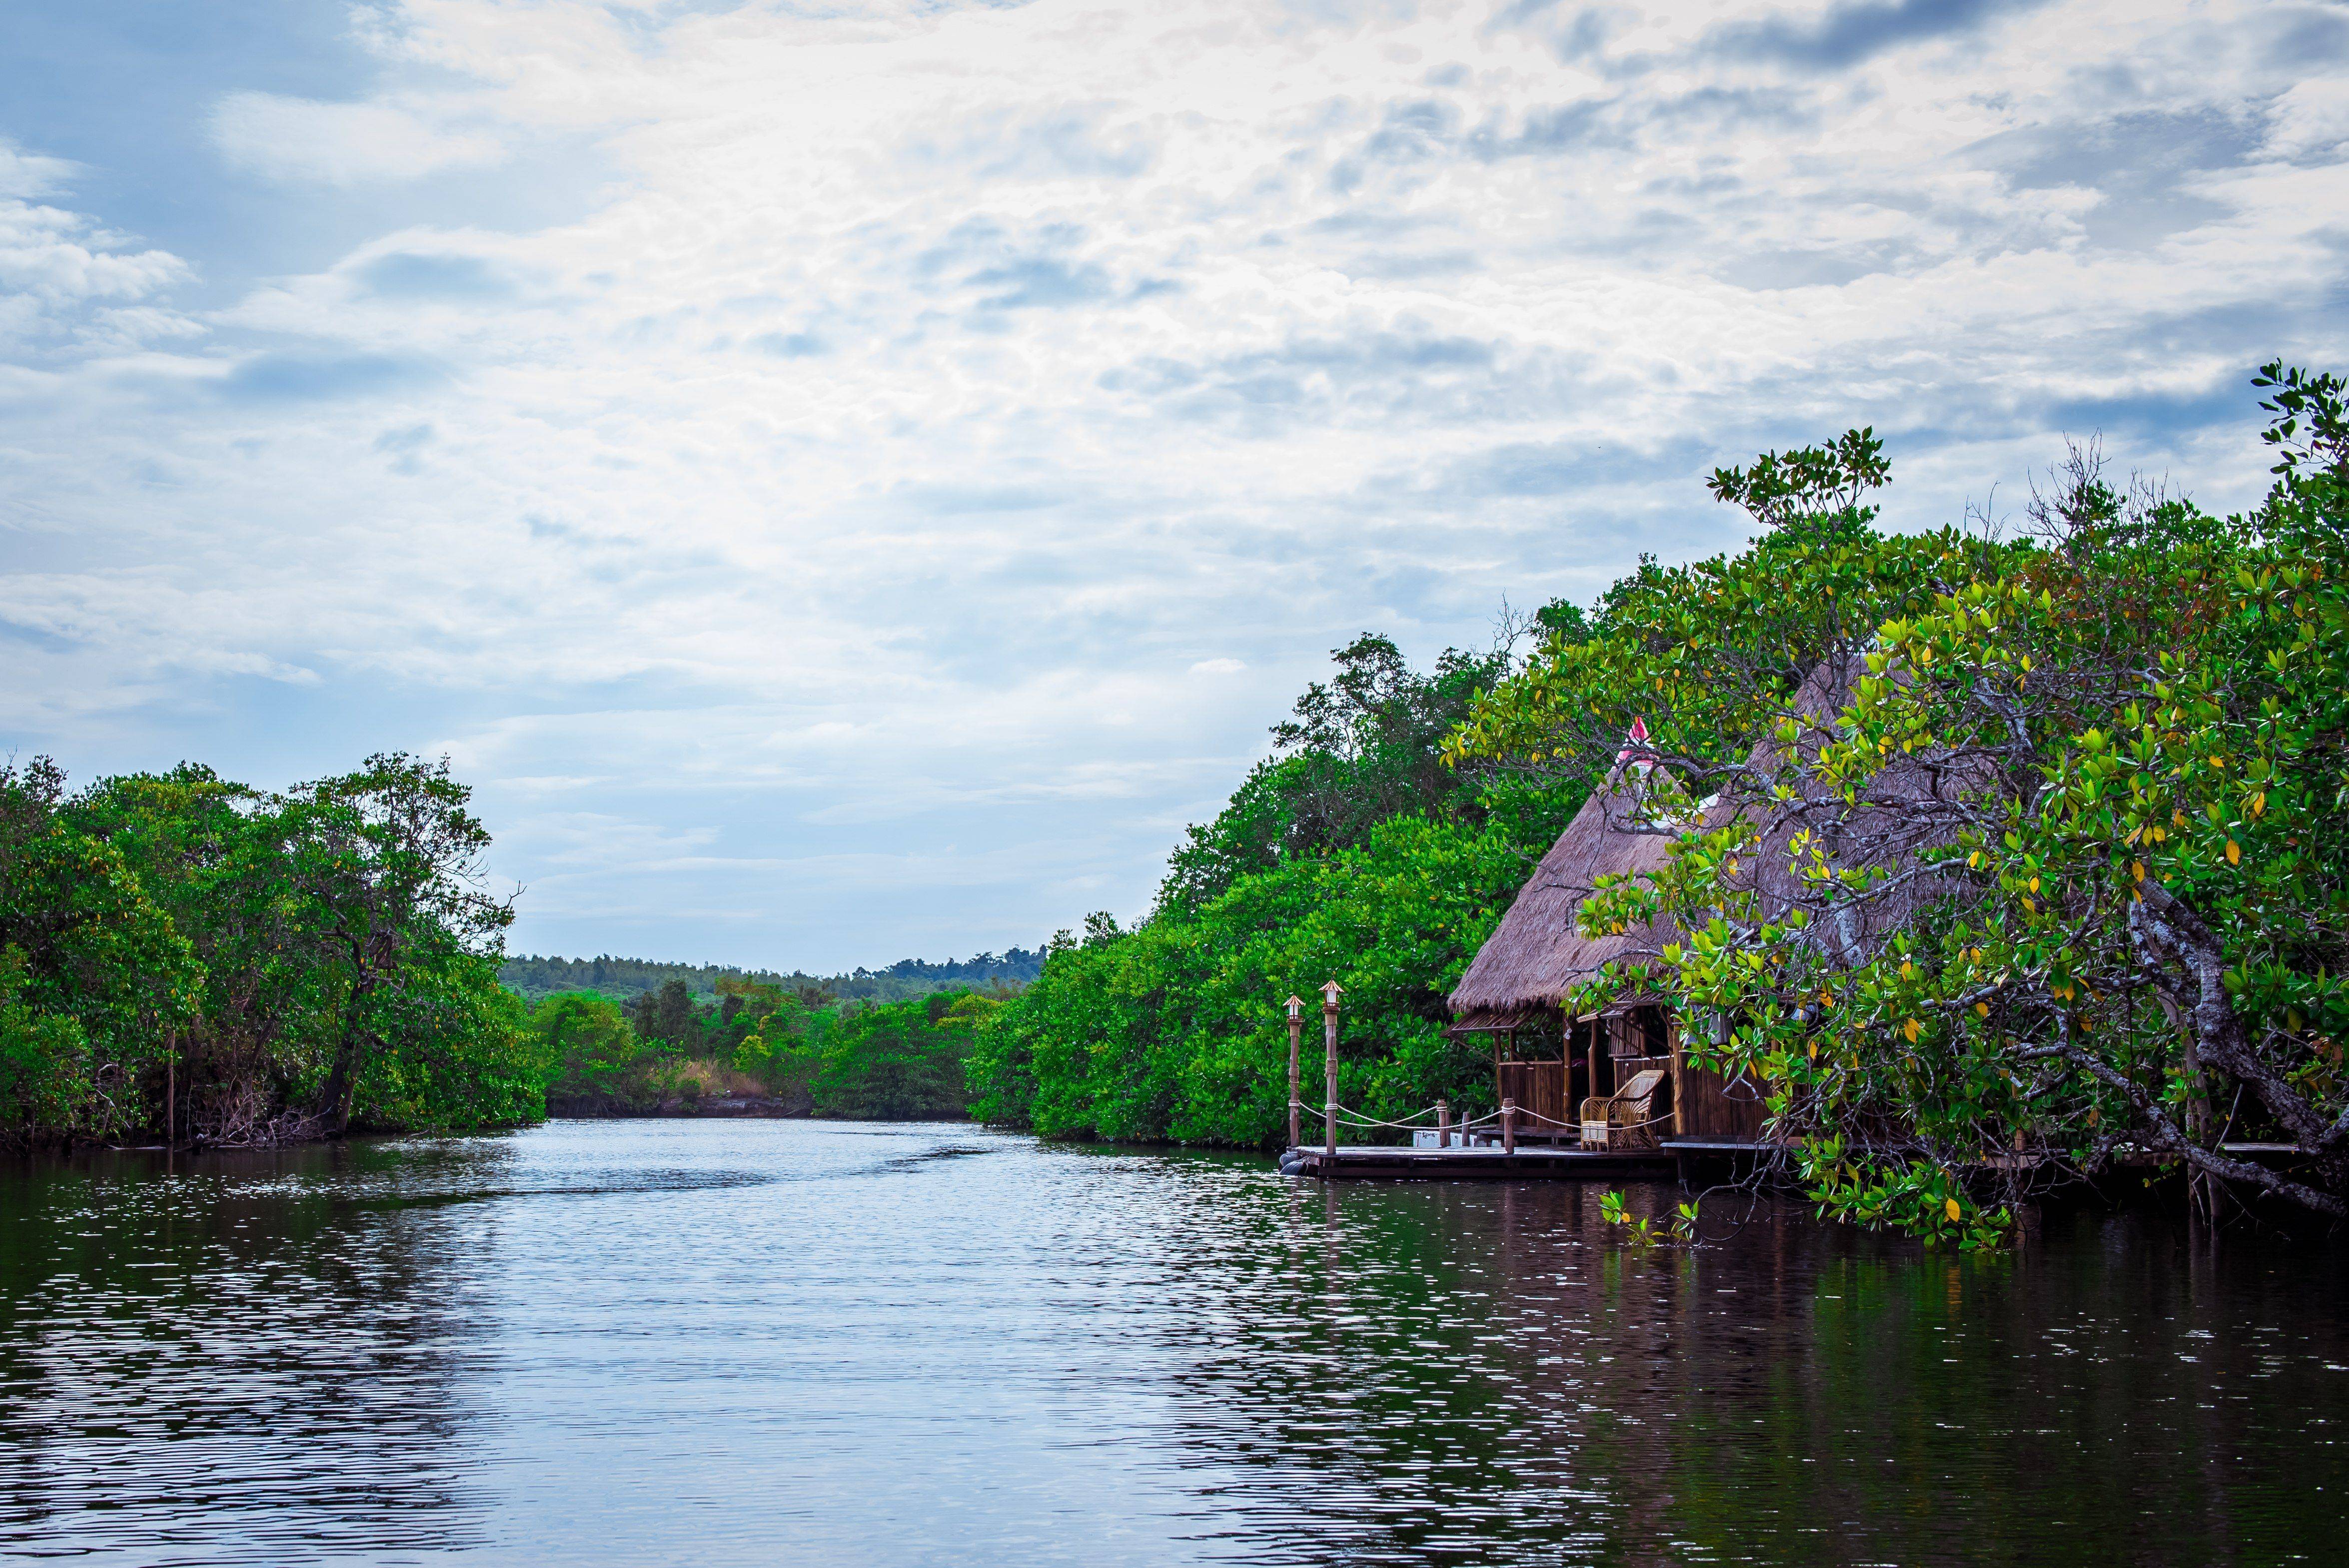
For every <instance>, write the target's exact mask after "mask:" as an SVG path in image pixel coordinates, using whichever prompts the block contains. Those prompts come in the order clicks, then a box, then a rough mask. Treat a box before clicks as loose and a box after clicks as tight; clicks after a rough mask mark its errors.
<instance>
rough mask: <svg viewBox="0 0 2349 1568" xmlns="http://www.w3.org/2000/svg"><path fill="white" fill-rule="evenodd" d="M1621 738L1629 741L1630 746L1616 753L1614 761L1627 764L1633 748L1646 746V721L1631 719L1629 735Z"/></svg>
mask: <svg viewBox="0 0 2349 1568" xmlns="http://www.w3.org/2000/svg"><path fill="white" fill-rule="evenodd" d="M1624 739H1625V740H1627V741H1629V742H1630V745H1628V746H1626V747H1624V748H1623V749H1622V750H1620V751H1619V752H1617V753H1616V754H1615V760H1616V761H1618V762H1629V761H1630V760H1631V750H1632V748H1633V747H1637V746H1644V745H1646V744H1647V741H1648V721H1647V720H1646V719H1644V718H1635V719H1633V720H1632V721H1631V731H1630V734H1629V735H1626V736H1625V737H1624Z"/></svg>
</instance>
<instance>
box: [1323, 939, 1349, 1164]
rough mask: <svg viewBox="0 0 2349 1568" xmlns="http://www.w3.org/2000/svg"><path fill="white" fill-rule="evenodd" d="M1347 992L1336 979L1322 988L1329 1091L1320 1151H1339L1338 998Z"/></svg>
mask: <svg viewBox="0 0 2349 1568" xmlns="http://www.w3.org/2000/svg"><path fill="white" fill-rule="evenodd" d="M1341 995H1345V992H1344V990H1343V989H1342V988H1341V987H1340V985H1339V984H1338V983H1337V982H1336V981H1335V980H1332V981H1330V982H1329V983H1328V984H1326V985H1323V986H1322V987H1321V1076H1322V1080H1323V1083H1324V1086H1325V1087H1326V1088H1327V1090H1328V1093H1327V1095H1326V1096H1325V1097H1324V1099H1323V1100H1322V1104H1321V1152H1322V1153H1323V1154H1325V1155H1328V1156H1329V1157H1330V1158H1331V1159H1335V1158H1337V1154H1338V998H1339V997H1340V996H1341Z"/></svg>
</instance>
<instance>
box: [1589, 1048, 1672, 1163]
mask: <svg viewBox="0 0 2349 1568" xmlns="http://www.w3.org/2000/svg"><path fill="white" fill-rule="evenodd" d="M1663 1086H1664V1074H1663V1069H1662V1068H1646V1069H1644V1070H1642V1071H1640V1072H1636V1073H1633V1074H1632V1075H1631V1079H1630V1082H1629V1083H1627V1084H1625V1085H1624V1086H1623V1087H1622V1088H1619V1089H1617V1090H1616V1091H1615V1092H1614V1093H1613V1094H1610V1095H1592V1096H1591V1097H1590V1098H1589V1099H1586V1100H1584V1101H1583V1102H1582V1147H1584V1148H1585V1149H1653V1148H1654V1147H1655V1146H1656V1130H1655V1128H1654V1127H1653V1126H1651V1125H1650V1124H1651V1123H1652V1122H1653V1121H1654V1120H1655V1119H1656V1112H1655V1109H1654V1108H1655V1103H1656V1091H1657V1090H1659V1089H1661V1088H1663Z"/></svg>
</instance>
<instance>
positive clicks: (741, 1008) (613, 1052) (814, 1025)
mask: <svg viewBox="0 0 2349 1568" xmlns="http://www.w3.org/2000/svg"><path fill="white" fill-rule="evenodd" d="M680 967H681V966H680ZM810 990H811V991H812V988H810ZM1009 995H1011V993H1010V992H1009V989H1007V988H1005V987H1001V986H997V987H994V988H992V989H990V990H989V991H988V992H985V993H981V992H978V991H974V990H972V989H970V988H969V987H968V986H963V987H957V988H952V989H942V990H935V991H932V992H930V993H928V994H927V995H920V996H910V997H905V998H904V999H901V1000H897V1001H886V1002H884V1001H857V1000H847V1001H842V1000H833V999H818V998H816V997H814V996H812V995H811V994H810V993H809V992H802V991H801V990H798V989H795V988H792V987H790V986H786V985H780V984H772V983H769V982H765V981H761V980H754V979H745V978H743V977H742V976H740V975H731V974H721V975H719V977H718V979H717V982H716V995H715V996H714V997H713V998H712V999H711V1000H709V1001H707V1002H703V1001H700V1000H698V999H697V998H696V997H695V996H694V995H693V994H692V993H691V992H690V991H688V989H687V988H686V983H685V981H684V980H683V979H681V978H678V977H676V976H672V977H670V978H669V979H667V980H665V981H663V982H662V983H661V986H660V988H659V989H658V990H657V991H644V992H639V993H638V994H637V995H635V996H633V997H631V998H629V999H628V1000H627V1001H626V1002H625V1003H616V1002H614V1001H613V1000H612V999H611V998H610V997H609V996H606V995H603V994H601V993H599V992H595V991H566V992H560V993H557V994H556V995H552V996H548V997H545V998H543V1000H541V1001H540V1002H539V1003H538V1004H537V1005H536V1006H534V1007H533V1008H532V1009H531V1013H530V1029H531V1033H532V1036H533V1038H534V1039H535V1040H536V1042H537V1044H538V1047H539V1050H540V1054H541V1056H542V1057H543V1059H544V1060H545V1061H547V1062H548V1063H549V1064H550V1069H549V1073H548V1084H547V1097H546V1098H547V1106H548V1109H550V1110H552V1111H553V1112H554V1114H556V1115H558V1116H658V1115H679V1114H682V1115H692V1114H696V1113H698V1112H700V1111H704V1110H708V1109H712V1108H713V1107H714V1106H715V1105H716V1103H717V1102H718V1101H719V1100H726V1099H730V1100H732V1101H734V1102H736V1104H737V1106H738V1108H740V1105H741V1102H744V1101H747V1100H759V1101H764V1102H765V1104H764V1105H763V1106H761V1107H760V1108H759V1109H765V1110H767V1111H768V1112H770V1113H776V1112H781V1113H783V1114H801V1115H814V1116H830V1117H846V1118H852V1119H874V1120H905V1119H930V1120H958V1119H961V1118H963V1117H964V1116H966V1115H968V1107H969V1100H970V1097H969V1094H968V1090H966V1088H964V1083H963V1064H964V1062H965V1061H966V1060H967V1059H968V1057H969V1055H970V1052H971V1048H972V1045H973V1042H974V1040H975V1038H976V1037H977V1034H978V1029H979V1026H981V1025H982V1024H984V1023H985V1022H986V1021H987V1019H988V1018H989V1017H990V1016H993V1015H994V1014H995V1012H996V1011H997V1010H998V1009H999V1008H1000V1007H1001V1006H1003V1003H1004V1001H1005V1000H1006V999H1007V998H1008V997H1009Z"/></svg>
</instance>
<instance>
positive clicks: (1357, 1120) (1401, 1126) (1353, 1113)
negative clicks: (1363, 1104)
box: [1289, 1100, 1435, 1132]
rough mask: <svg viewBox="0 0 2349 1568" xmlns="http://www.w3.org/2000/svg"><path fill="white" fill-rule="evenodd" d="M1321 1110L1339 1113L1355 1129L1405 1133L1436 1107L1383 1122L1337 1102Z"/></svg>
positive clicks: (1341, 1118)
mask: <svg viewBox="0 0 2349 1568" xmlns="http://www.w3.org/2000/svg"><path fill="white" fill-rule="evenodd" d="M1289 1103H1290V1104H1291V1105H1295V1104H1296V1103H1297V1102H1296V1101H1295V1100H1291V1101H1289ZM1321 1109H1323V1110H1325V1111H1333V1112H1335V1113H1337V1117H1338V1119H1339V1120H1340V1121H1343V1122H1348V1123H1350V1124H1351V1125H1353V1126H1355V1127H1392V1128H1396V1129H1398V1130H1402V1131H1405V1132H1409V1131H1413V1130H1415V1124H1416V1123H1417V1122H1418V1120H1419V1119H1420V1118H1421V1117H1423V1116H1428V1115H1432V1114H1433V1112H1434V1110H1435V1107H1433V1106H1432V1105H1431V1106H1429V1107H1428V1108H1427V1109H1425V1110H1414V1111H1413V1112H1412V1113H1411V1114H1410V1115H1409V1116H1408V1117H1406V1118H1404V1119H1402V1120H1401V1121H1381V1120H1379V1119H1376V1118H1374V1117H1366V1116H1364V1115H1363V1114H1362V1113H1361V1112H1360V1111H1358V1110H1356V1109H1353V1108H1352V1107H1351V1106H1345V1105H1340V1104H1338V1103H1336V1102H1335V1101H1328V1102H1325V1103H1324V1104H1323V1106H1322V1108H1321Z"/></svg>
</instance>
